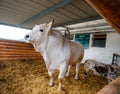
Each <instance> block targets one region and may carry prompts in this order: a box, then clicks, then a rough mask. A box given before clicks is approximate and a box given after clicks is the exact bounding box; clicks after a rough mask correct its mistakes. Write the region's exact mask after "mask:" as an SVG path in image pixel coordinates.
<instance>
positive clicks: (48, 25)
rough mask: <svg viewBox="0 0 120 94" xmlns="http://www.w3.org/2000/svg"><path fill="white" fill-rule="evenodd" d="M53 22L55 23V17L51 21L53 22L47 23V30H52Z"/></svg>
mask: <svg viewBox="0 0 120 94" xmlns="http://www.w3.org/2000/svg"><path fill="white" fill-rule="evenodd" d="M53 23H54V19H52V21H51V22H49V23H48V24H47V32H49V31H50V29H51V27H52V25H53ZM49 33H50V32H49Z"/></svg>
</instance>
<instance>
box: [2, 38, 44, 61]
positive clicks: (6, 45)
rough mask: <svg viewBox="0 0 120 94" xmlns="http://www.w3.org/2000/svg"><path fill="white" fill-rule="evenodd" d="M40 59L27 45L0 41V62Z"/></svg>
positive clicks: (30, 46)
mask: <svg viewBox="0 0 120 94" xmlns="http://www.w3.org/2000/svg"><path fill="white" fill-rule="evenodd" d="M15 59H42V56H41V55H40V53H37V52H35V50H34V48H33V46H32V45H31V44H29V43H25V42H18V41H13V40H3V39H0V60H15Z"/></svg>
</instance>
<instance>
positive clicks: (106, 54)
mask: <svg viewBox="0 0 120 94" xmlns="http://www.w3.org/2000/svg"><path fill="white" fill-rule="evenodd" d="M91 39H92V35H91V36H90V45H89V49H86V50H85V56H84V59H83V61H82V62H84V61H85V60H86V59H95V60H97V61H99V62H102V63H106V64H110V63H111V62H112V57H113V53H117V54H120V34H118V33H108V34H107V38H106V47H105V48H100V47H91Z"/></svg>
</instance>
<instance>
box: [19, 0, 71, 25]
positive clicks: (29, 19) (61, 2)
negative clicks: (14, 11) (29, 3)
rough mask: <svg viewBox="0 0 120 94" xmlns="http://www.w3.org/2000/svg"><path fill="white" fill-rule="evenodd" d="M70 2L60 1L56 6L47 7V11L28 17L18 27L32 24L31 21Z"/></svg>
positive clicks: (69, 0) (68, 0)
mask: <svg viewBox="0 0 120 94" xmlns="http://www.w3.org/2000/svg"><path fill="white" fill-rule="evenodd" d="M72 1H73V0H62V1H60V2H58V3H57V4H55V5H53V6H51V7H49V8H48V9H46V10H43V11H42V12H40V13H38V14H36V15H34V16H32V17H30V18H28V19H27V20H25V21H23V22H22V23H20V24H19V25H18V27H22V26H23V25H24V24H27V23H29V22H32V21H34V20H36V19H38V18H40V17H43V16H45V15H46V14H48V13H50V12H53V11H54V10H56V9H58V8H60V7H62V6H64V5H66V4H69V3H71V2H72Z"/></svg>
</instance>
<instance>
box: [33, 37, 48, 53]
mask: <svg viewBox="0 0 120 94" xmlns="http://www.w3.org/2000/svg"><path fill="white" fill-rule="evenodd" d="M47 42H48V39H44V42H41V43H39V42H36V43H34V44H33V46H34V48H35V50H36V51H37V52H40V53H41V54H42V53H43V51H45V49H46V47H47Z"/></svg>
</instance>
